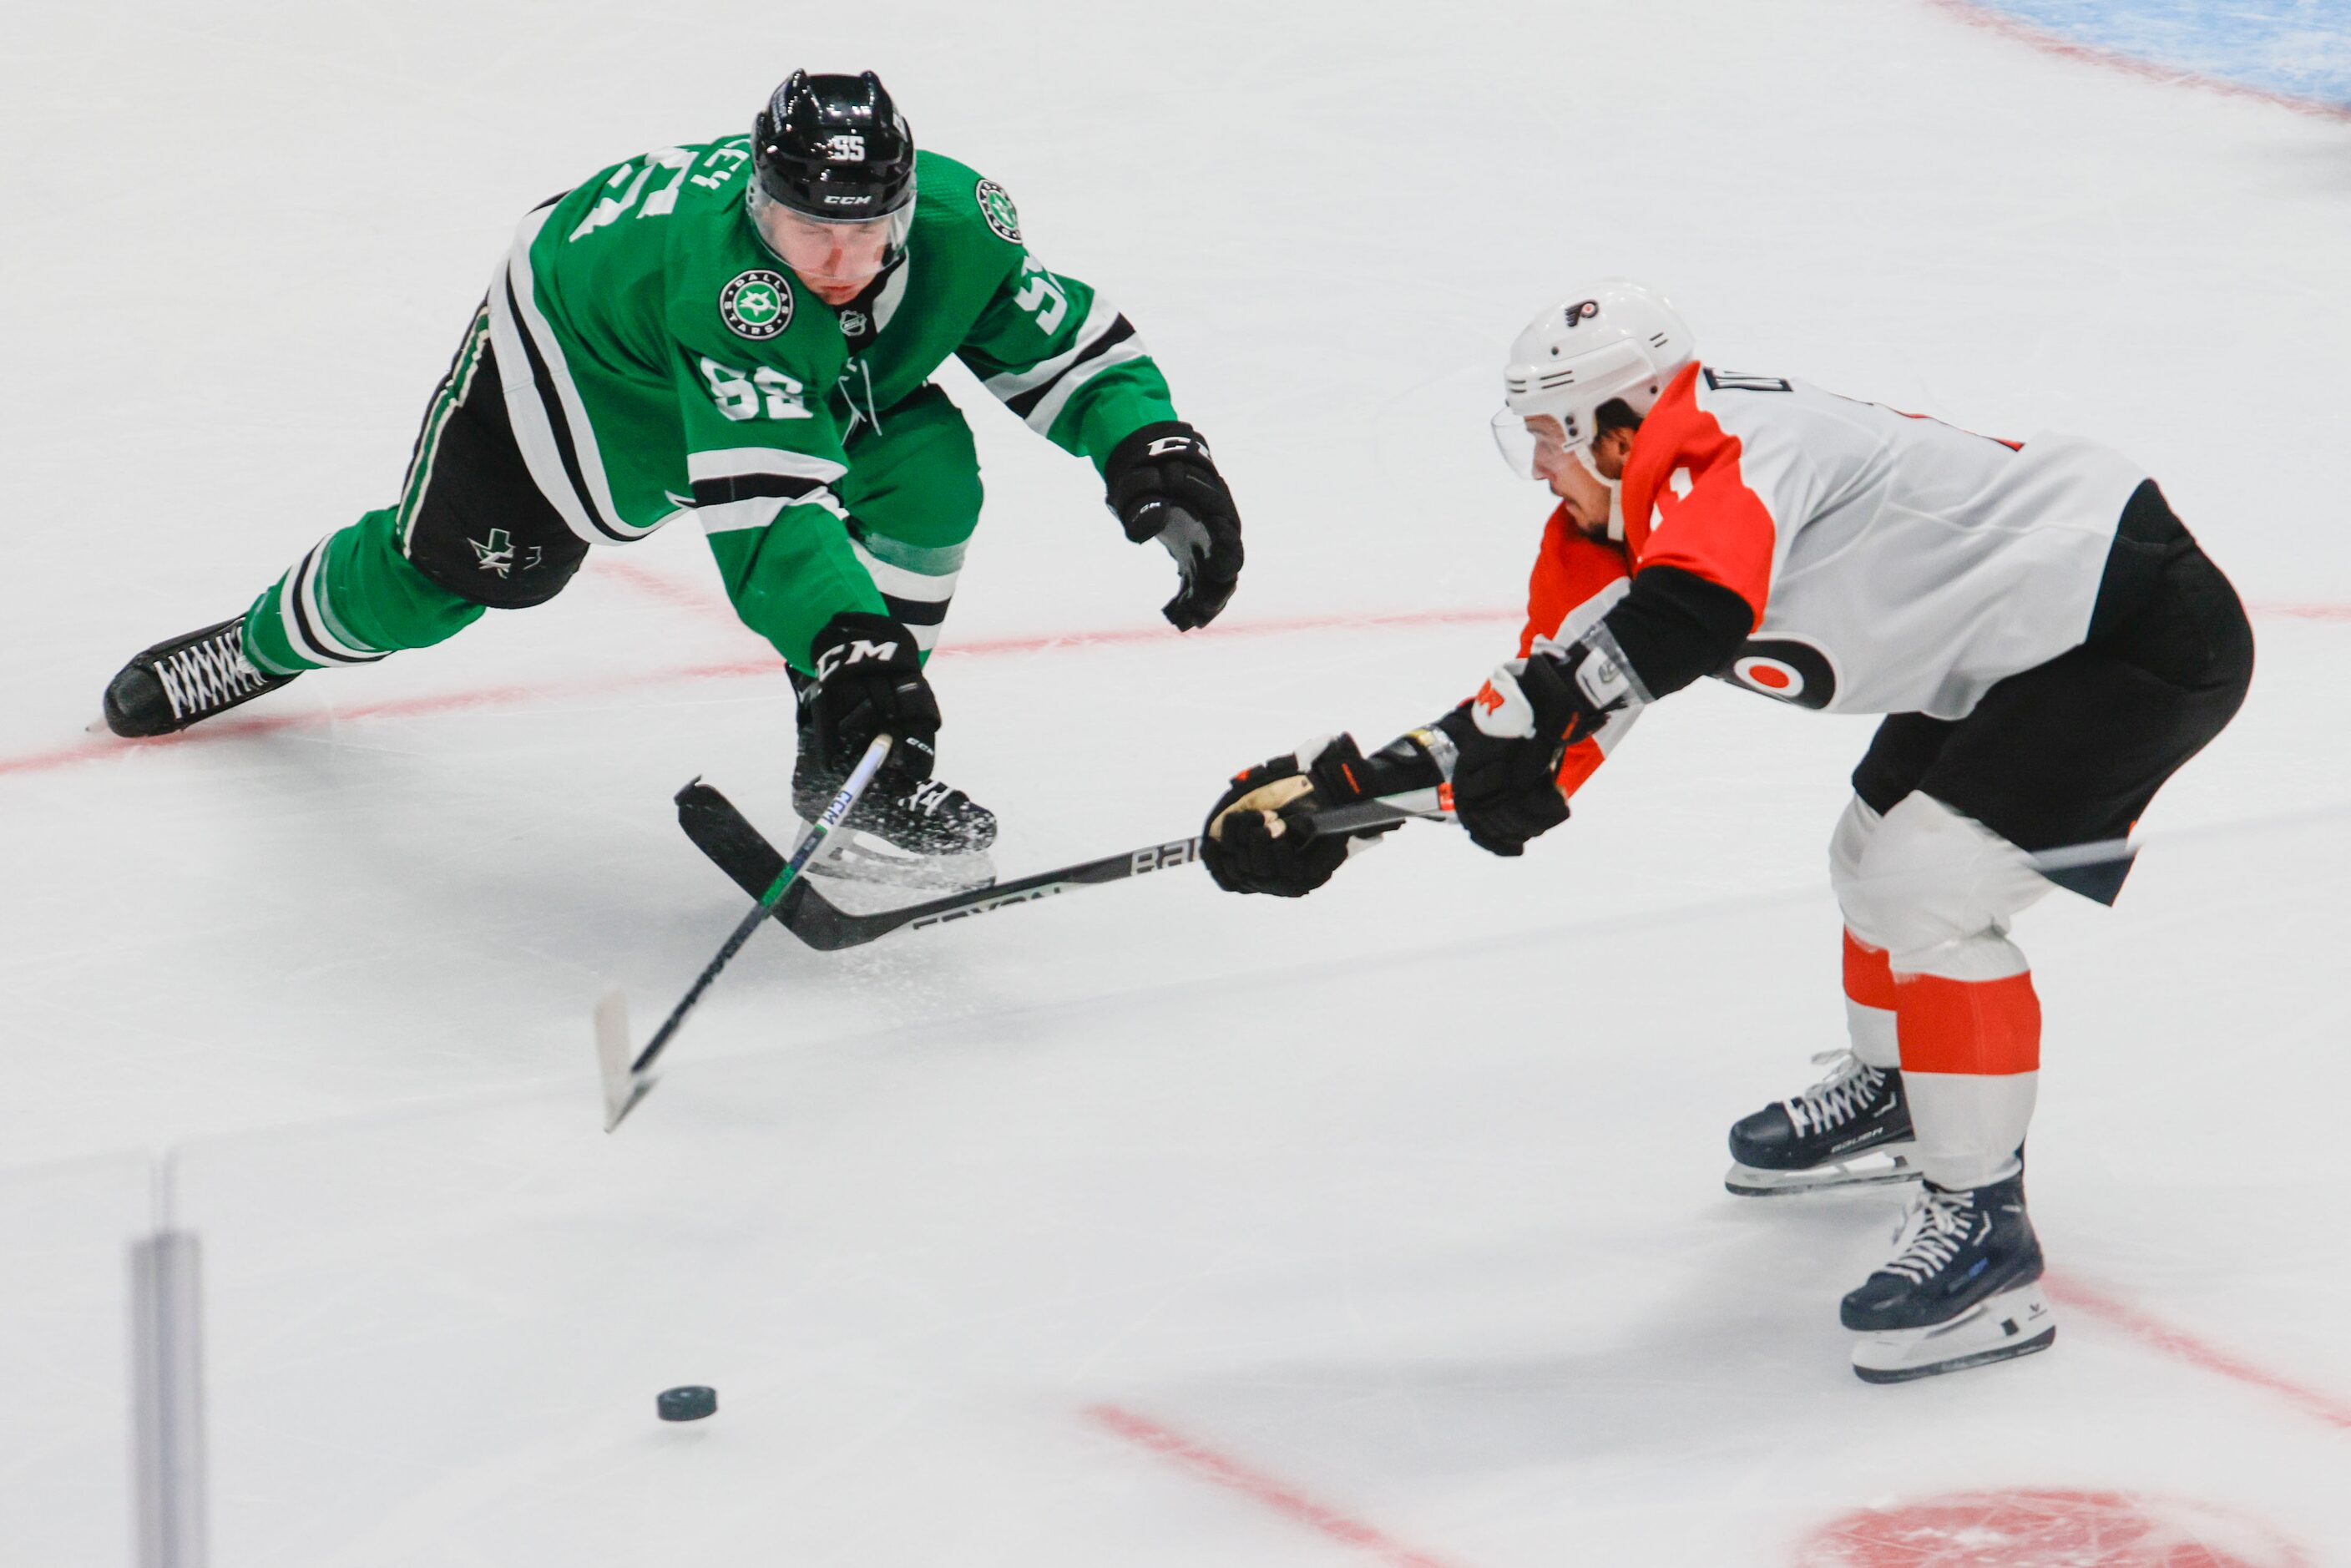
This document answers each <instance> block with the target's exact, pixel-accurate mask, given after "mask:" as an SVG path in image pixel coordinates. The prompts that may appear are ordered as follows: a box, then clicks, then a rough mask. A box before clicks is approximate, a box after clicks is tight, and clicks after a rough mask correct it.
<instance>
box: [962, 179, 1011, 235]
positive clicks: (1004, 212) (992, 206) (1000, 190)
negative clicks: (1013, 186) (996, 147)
mask: <svg viewBox="0 0 2351 1568" xmlns="http://www.w3.org/2000/svg"><path fill="white" fill-rule="evenodd" d="M972 194H973V195H974V196H975V197H977V200H978V202H979V215H980V216H981V217H983V218H986V219H987V226H988V227H989V228H991V229H994V230H995V231H996V237H997V238H998V239H1000V240H1008V241H1010V242H1011V243H1012V244H1014V245H1019V243H1020V212H1019V208H1017V207H1015V206H1014V205H1013V204H1012V197H1011V195H1010V194H1009V193H1008V192H1007V191H1006V190H1005V189H1004V187H1003V186H1001V185H999V184H998V183H996V182H995V181H993V180H982V181H981V182H980V183H979V184H978V186H977V188H976V189H974V191H973V192H972Z"/></svg>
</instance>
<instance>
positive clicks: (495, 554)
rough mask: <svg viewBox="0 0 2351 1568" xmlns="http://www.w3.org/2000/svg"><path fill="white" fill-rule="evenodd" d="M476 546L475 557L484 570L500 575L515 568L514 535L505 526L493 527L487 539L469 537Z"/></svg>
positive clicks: (502, 575) (471, 543)
mask: <svg viewBox="0 0 2351 1568" xmlns="http://www.w3.org/2000/svg"><path fill="white" fill-rule="evenodd" d="M465 542H466V543H467V544H469V545H472V546H473V547H474V556H475V559H477V560H479V561H480V562H481V563H482V570H484V571H495V572H496V573H497V574H498V575H499V576H500V577H504V576H506V574H507V572H509V571H512V570H514V563H515V552H514V536H513V535H511V534H509V533H507V531H506V529H504V528H492V529H491V530H490V537H489V538H487V539H467V540H466V541H465Z"/></svg>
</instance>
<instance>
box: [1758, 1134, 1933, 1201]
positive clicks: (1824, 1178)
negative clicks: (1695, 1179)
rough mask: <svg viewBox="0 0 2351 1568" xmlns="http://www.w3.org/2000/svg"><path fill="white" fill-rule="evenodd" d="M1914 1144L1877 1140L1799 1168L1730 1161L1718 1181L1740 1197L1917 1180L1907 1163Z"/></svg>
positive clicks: (1914, 1172)
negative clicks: (1847, 1155) (1844, 1156)
mask: <svg viewBox="0 0 2351 1568" xmlns="http://www.w3.org/2000/svg"><path fill="white" fill-rule="evenodd" d="M1914 1146H1915V1145H1912V1144H1911V1143H1909V1142H1908V1141H1907V1140H1906V1141H1905V1142H1902V1143H1899V1144H1880V1145H1878V1146H1877V1147H1876V1148H1874V1149H1870V1150H1868V1151H1866V1152H1865V1153H1863V1154H1860V1155H1855V1156H1854V1157H1853V1158H1852V1159H1849V1160H1840V1161H1838V1162H1837V1163H1835V1164H1834V1165H1825V1166H1813V1168H1812V1169H1810V1170H1802V1171H1767V1170H1761V1169H1759V1168H1757V1167H1756V1166H1742V1165H1735V1164H1734V1165H1733V1166H1731V1167H1730V1170H1729V1173H1728V1174H1727V1175H1725V1176H1723V1178H1722V1185H1723V1186H1724V1187H1726V1188H1727V1189H1729V1191H1731V1192H1733V1193H1736V1194H1737V1195H1738V1196H1739V1197H1787V1196H1788V1195H1789V1194H1791V1193H1799V1192H1828V1191H1831V1190H1832V1189H1834V1188H1836V1187H1842V1186H1883V1185H1885V1184H1886V1183H1888V1182H1897V1181H1917V1179H1918V1167H1917V1166H1914V1165H1912V1164H1911V1163H1910V1151H1911V1149H1912V1148H1913V1147H1914Z"/></svg>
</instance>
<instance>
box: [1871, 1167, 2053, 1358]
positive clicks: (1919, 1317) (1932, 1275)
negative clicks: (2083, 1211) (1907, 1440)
mask: <svg viewBox="0 0 2351 1568" xmlns="http://www.w3.org/2000/svg"><path fill="white" fill-rule="evenodd" d="M2041 1269H2042V1263H2041V1243H2040V1241H2039V1239H2037V1238H2035V1237H2034V1235H2033V1234H2032V1218H2030V1217H2029V1216H2028V1215H2027V1214H2026V1213H2025V1211H2024V1176H2023V1173H2022V1171H2020V1172H2018V1173H2017V1174H2016V1175H2014V1176H2010V1177H2008V1178H2007V1179H2006V1180H2005V1181H1997V1182H1991V1183H1989V1184H1987V1185H1985V1186H1979V1187H1974V1188H1967V1189H1960V1188H1950V1187H1941V1186H1936V1185H1935V1184H1934V1183H1933V1182H1931V1181H1930V1182H1928V1183H1926V1184H1925V1185H1924V1186H1922V1187H1921V1188H1920V1189H1919V1193H1918V1197H1917V1201H1916V1202H1915V1203H1913V1204H1912V1205H1911V1206H1910V1212H1909V1213H1908V1215H1907V1216H1906V1217H1905V1218H1904V1220H1903V1223H1902V1229H1901V1231H1900V1233H1899V1234H1898V1235H1897V1236H1896V1238H1895V1254H1894V1256H1893V1257H1892V1258H1891V1259H1889V1260H1886V1262H1885V1263H1884V1264H1881V1265H1880V1266H1879V1267H1878V1269H1877V1270H1876V1271H1875V1272H1874V1273H1872V1274H1871V1275H1870V1276H1869V1278H1868V1279H1867V1280H1866V1281H1863V1283H1862V1285H1861V1287H1860V1288H1859V1289H1858V1290H1855V1291H1853V1292H1851V1293H1850V1294H1848V1295H1847V1296H1846V1297H1845V1299H1844V1305H1843V1307H1842V1309H1841V1311H1840V1313H1839V1316H1840V1318H1841V1320H1842V1321H1843V1322H1844V1326H1845V1327H1846V1328H1849V1329H1851V1330H1853V1331H1854V1332H1855V1333H1856V1334H1857V1335H1859V1336H1860V1337H1859V1338H1858V1339H1856V1340H1855V1343H1854V1347H1853V1370H1854V1375H1855V1376H1857V1377H1859V1378H1860V1379H1861V1380H1862V1381H1863V1382H1865V1383H1907V1382H1908V1381H1909V1380H1910V1379H1911V1378H1914V1377H1931V1376H1934V1375H1936V1374H1938V1373H1944V1372H1960V1371H1964V1370H1966V1369H1967V1368H1969V1367H1970V1366H1982V1365H1985V1364H1988V1363H1991V1362H1995V1361H2006V1360H2008V1359H2009V1358H2011V1356H2019V1355H2030V1354H2032V1353H2033V1352H2034V1351H2036V1350H2047V1349H2048V1348H2049V1347H2050V1345H2052V1344H2053V1343H2055V1342H2056V1339H2057V1320H2056V1318H2055V1317H2054V1316H2053V1314H2052V1313H2051V1312H2050V1311H2049V1300H2048V1298H2047V1297H2046V1296H2045V1295H2043V1293H2042V1290H2041Z"/></svg>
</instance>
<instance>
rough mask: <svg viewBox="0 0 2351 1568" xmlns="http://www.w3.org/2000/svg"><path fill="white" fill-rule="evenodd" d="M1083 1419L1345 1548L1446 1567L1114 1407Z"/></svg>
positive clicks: (1403, 1563) (1407, 1567)
mask: <svg viewBox="0 0 2351 1568" xmlns="http://www.w3.org/2000/svg"><path fill="white" fill-rule="evenodd" d="M1085 1417H1086V1419H1087V1420H1089V1421H1091V1422H1092V1423H1093V1424H1094V1425H1095V1426H1097V1427H1101V1428H1102V1430H1104V1431H1106V1432H1108V1433H1110V1434H1111V1435H1112V1436H1113V1437H1121V1438H1123V1439H1124V1440H1126V1441H1127V1442H1130V1443H1133V1444H1134V1445H1135V1446H1136V1447H1137V1448H1144V1449H1148V1450H1149V1451H1150V1452H1152V1453H1155V1454H1156V1455H1158V1456H1159V1457H1160V1458H1164V1459H1172V1460H1174V1461H1175V1463H1177V1464H1179V1465H1181V1466H1183V1467H1184V1468H1185V1469H1187V1470H1190V1471H1191V1472H1192V1473H1193V1474H1195V1475H1196V1476H1199V1477H1200V1478H1201V1479H1205V1480H1209V1481H1213V1482H1215V1483H1216V1484H1217V1485H1218V1486H1220V1487H1224V1488H1227V1489H1228V1490H1232V1491H1237V1492H1238V1493H1240V1494H1241V1495H1242V1496H1243V1497H1246V1498H1249V1499H1251V1500H1255V1501H1257V1502H1260V1503H1263V1504H1264V1505H1265V1506H1266V1507H1268V1508H1270V1509H1271V1510H1273V1511H1275V1512H1276V1513H1279V1514H1281V1515H1282V1516H1283V1517H1285V1518H1287V1519H1290V1520H1293V1521H1296V1522H1298V1523H1300V1524H1303V1525H1305V1526H1307V1527H1308V1528H1309V1529H1311V1530H1314V1531H1319V1532H1320V1533H1321V1534H1322V1535H1324V1536H1327V1537H1328V1538H1330V1539H1331V1540H1332V1541H1335V1542H1339V1543H1340V1544H1341V1545H1343V1546H1352V1547H1354V1548H1355V1549H1357V1550H1358V1551H1362V1552H1373V1553H1375V1554H1376V1555H1378V1556H1379V1557H1381V1558H1382V1559H1384V1561H1386V1562H1389V1563H1395V1565H1396V1568H1446V1564H1445V1563H1442V1562H1440V1561H1439V1560H1437V1558H1434V1557H1431V1556H1429V1555H1428V1554H1426V1552H1416V1551H1414V1550H1413V1549H1412V1548H1411V1547H1409V1546H1405V1545H1404V1544H1403V1543H1402V1542H1398V1541H1395V1539H1393V1538H1392V1537H1390V1536H1388V1535H1387V1534H1385V1533H1384V1532H1383V1531H1379V1530H1377V1529H1375V1528H1374V1527H1373V1526H1371V1525H1369V1524H1366V1523H1364V1521H1362V1520H1360V1519H1353V1518H1350V1517H1349V1516H1348V1515H1346V1514H1343V1513H1342V1512H1340V1511H1338V1510H1337V1509H1334V1508H1332V1507H1329V1506H1328V1505H1326V1504H1323V1503H1319V1502H1316V1501H1314V1500H1312V1499H1311V1498H1309V1497H1307V1496H1305V1495H1304V1494H1303V1493H1301V1491H1299V1490H1298V1489H1297V1488H1295V1487H1293V1486H1290V1484H1289V1483H1288V1482H1286V1481H1280V1480H1277V1479H1274V1478H1273V1477H1271V1476H1269V1475H1267V1474H1266V1473H1265V1472H1264V1471H1262V1470H1259V1469H1251V1468H1250V1467H1249V1466H1248V1465H1245V1464H1243V1463H1241V1462H1240V1461H1239V1460H1238V1459H1236V1458H1232V1457H1231V1456H1230V1455H1228V1454H1220V1453H1218V1452H1217V1450H1216V1449H1214V1448H1208V1447H1207V1446H1206V1445H1205V1444H1202V1443H1198V1442H1195V1441H1194V1440H1193V1439H1192V1438H1189V1437H1185V1436H1184V1435H1183V1434H1182V1433H1180V1432H1176V1431H1174V1430H1172V1429H1171V1428H1169V1427H1165V1426H1163V1425H1161V1424H1160V1423H1159V1422H1157V1421H1155V1420H1153V1419H1152V1418H1151V1417H1150V1416H1138V1415H1136V1414H1135V1413H1134V1411H1132V1410H1127V1409H1123V1408H1121V1407H1120V1406H1116V1405H1094V1406H1088V1407H1087V1409H1086V1411H1085Z"/></svg>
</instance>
